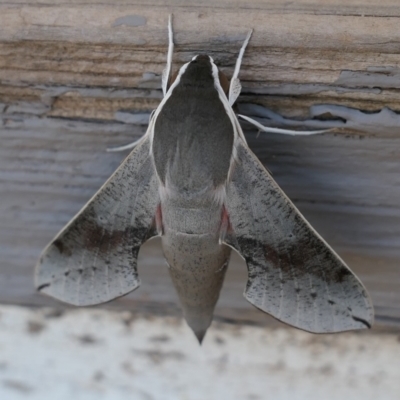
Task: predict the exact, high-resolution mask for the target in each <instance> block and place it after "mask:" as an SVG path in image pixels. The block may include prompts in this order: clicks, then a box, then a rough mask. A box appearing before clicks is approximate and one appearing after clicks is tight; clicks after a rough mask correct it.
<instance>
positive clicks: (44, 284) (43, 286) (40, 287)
mask: <svg viewBox="0 0 400 400" xmlns="http://www.w3.org/2000/svg"><path fill="white" fill-rule="evenodd" d="M49 286H50V283H43V284H42V285H40V286H38V288H37V290H38V291H39V292H40V291H41V290H43V289H44V288H47V287H49Z"/></svg>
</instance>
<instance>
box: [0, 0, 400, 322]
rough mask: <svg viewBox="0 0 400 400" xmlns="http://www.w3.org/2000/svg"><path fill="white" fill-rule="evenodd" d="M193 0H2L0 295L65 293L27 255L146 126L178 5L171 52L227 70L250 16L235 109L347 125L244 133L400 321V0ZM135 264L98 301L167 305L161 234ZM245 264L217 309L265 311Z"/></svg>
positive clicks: (173, 307) (238, 264)
mask: <svg viewBox="0 0 400 400" xmlns="http://www.w3.org/2000/svg"><path fill="white" fill-rule="evenodd" d="M198 3H199V2H194V1H183V0H182V1H177V0H174V1H172V0H171V1H169V2H164V1H161V0H159V1H151V2H146V3H143V4H141V2H139V1H118V2H113V3H112V4H111V3H110V4H106V3H105V2H99V1H95V0H86V1H78V0H74V1H70V2H62V1H54V2H51V3H46V2H41V1H36V2H34V1H23V0H17V1H13V2H6V1H4V0H0V113H1V118H2V126H1V131H0V135H1V145H0V185H1V186H0V196H1V197H0V199H1V201H0V246H1V247H0V252H1V254H0V302H6V303H18V304H37V305H41V304H53V305H57V304H59V303H56V302H55V301H52V300H50V299H47V298H45V297H43V296H40V295H37V294H35V293H34V289H33V284H32V272H33V266H34V264H35V262H36V260H37V258H38V256H39V253H40V251H41V249H42V248H43V247H44V246H45V244H46V243H47V242H48V241H49V240H50V239H51V238H52V236H54V234H55V233H57V231H58V230H59V229H60V228H61V227H62V226H63V225H64V224H65V223H66V222H67V221H68V220H69V219H70V218H71V217H72V216H73V215H74V214H75V213H76V212H77V211H78V210H79V209H80V207H81V206H82V205H83V204H84V203H85V202H86V201H87V200H88V199H89V198H90V197H91V195H92V194H93V193H94V192H95V191H96V189H97V188H98V187H100V186H101V184H102V183H103V182H104V181H105V180H106V179H107V177H108V176H109V175H110V174H111V173H112V172H113V171H114V170H115V168H116V167H117V166H118V165H119V163H120V161H121V160H122V159H123V158H124V156H125V154H121V153H119V154H111V153H106V152H105V149H106V147H108V146H114V145H121V144H125V143H128V142H130V141H131V140H133V139H134V138H135V137H137V136H138V135H141V134H142V133H143V132H144V130H145V125H146V123H147V118H148V113H149V111H150V110H152V109H153V108H155V107H156V106H157V104H158V102H159V100H160V98H161V91H160V90H159V88H160V74H161V71H162V69H163V67H164V62H165V57H166V42H167V41H166V22H167V17H168V14H169V13H170V12H171V11H172V12H174V16H175V18H174V19H175V21H174V26H175V32H176V53H175V57H174V61H175V64H176V65H177V66H178V65H180V64H181V63H183V62H186V61H187V60H189V59H190V58H191V57H192V56H193V55H194V54H196V53H198V52H204V51H207V52H208V53H209V54H211V55H212V56H213V57H214V59H215V60H216V62H218V63H219V65H221V66H222V69H223V70H224V71H226V73H227V74H228V75H229V74H230V73H231V72H232V68H233V65H234V62H235V58H236V55H237V50H238V48H239V47H240V44H241V41H242V39H243V38H244V35H245V33H246V31H247V29H248V28H249V27H254V28H255V32H254V36H253V38H252V41H251V44H250V46H249V49H248V52H247V53H246V56H245V59H244V63H243V69H242V73H241V79H242V81H243V85H244V93H243V96H242V97H241V100H240V107H241V109H242V110H245V111H246V112H247V113H249V114H252V115H259V116H261V115H262V114H263V112H264V111H265V109H264V108H257V107H256V106H254V104H258V105H261V106H263V107H267V108H268V109H269V110H272V111H274V112H276V113H279V114H280V115H283V116H284V117H286V119H285V120H282V119H281V118H279V115H271V114H268V115H269V117H270V118H272V120H270V121H266V122H269V123H272V124H274V125H285V124H286V125H289V126H290V125H291V126H297V125H300V126H302V125H304V126H315V127H319V126H342V127H343V128H342V129H340V130H338V132H337V133H335V134H333V133H332V134H326V135H322V136H318V137H307V138H304V137H303V138H292V137H282V136H277V135H272V134H262V135H261V136H260V137H258V138H256V134H255V132H254V131H251V130H250V131H248V130H247V133H248V138H249V144H250V146H251V147H252V149H253V150H254V151H255V153H256V154H257V155H258V156H259V157H260V158H261V159H262V161H263V162H264V164H265V165H267V167H268V168H269V169H270V170H271V171H272V172H273V174H274V177H275V178H276V180H277V181H278V183H279V184H280V185H281V186H282V188H283V189H284V190H285V191H286V193H287V194H288V195H289V196H290V197H291V198H292V199H293V200H294V202H295V203H296V205H297V206H298V207H299V208H300V210H301V211H302V212H303V213H304V214H305V216H306V217H307V218H308V219H309V220H310V222H311V223H312V224H313V225H314V226H315V227H316V228H317V229H318V230H319V232H320V233H321V234H322V235H323V236H324V237H325V238H326V240H327V241H328V242H329V243H330V244H332V246H333V247H334V248H335V249H336V250H337V251H338V252H339V253H340V254H341V255H342V256H343V257H344V259H345V260H346V261H347V262H348V263H349V265H350V266H351V267H352V268H353V269H354V270H355V271H356V272H357V273H358V274H359V275H360V277H361V279H362V280H363V281H364V282H365V284H366V286H367V288H368V289H369V290H370V292H371V294H372V298H373V300H374V303H375V306H376V312H377V321H378V322H379V323H381V324H384V325H389V324H390V325H392V324H394V325H395V326H400V265H399V262H400V173H399V172H400V117H399V115H398V114H396V113H395V112H394V111H397V112H399V111H400V70H399V67H398V65H399V61H400V50H399V49H400V48H399V45H398V43H399V41H400V30H399V29H398V26H400V6H398V5H397V1H394V0H392V1H388V0H384V1H382V2H380V3H379V4H376V2H372V1H359V2H356V1H344V0H341V1H335V2H334V1H332V2H327V1H316V0H314V1H312V0H310V1H299V2H291V3H285V2H279V1H269V2H267V1H252V2H245V1H242V2H241V1H233V2H232V1H229V2H228V1H227V0H223V1H222V0H219V1H218V2H208V1H207V2H202V3H201V4H200V5H199V4H198ZM249 103H251V104H249ZM310 106H312V108H311V110H310V108H309V107H310ZM385 107H389V108H390V109H391V110H392V111H391V110H387V109H385ZM263 110H264V111H263ZM315 116H319V119H312V117H315ZM296 118H297V119H296ZM298 119H300V120H301V121H300V122H299V120H298ZM303 120H305V122H302V121H303ZM264 121H265V120H264ZM139 271H140V274H141V278H142V282H143V285H142V287H141V288H140V289H138V291H136V292H134V293H133V294H131V295H129V296H127V297H125V298H123V299H120V300H118V301H116V302H114V303H110V305H108V306H110V307H114V306H116V307H122V308H134V309H137V310H144V309H151V310H152V311H155V312H156V311H157V310H158V311H160V310H161V311H162V312H169V313H177V312H178V311H177V310H178V306H177V301H176V295H175V293H174V291H173V288H172V284H171V282H170V280H169V278H168V276H167V271H166V268H165V267H164V262H163V261H162V256H161V251H160V248H159V246H158V245H157V242H156V241H155V242H149V243H148V244H147V245H146V247H145V248H144V249H143V251H142V252H141V259H140V262H139ZM245 279H246V271H245V266H244V264H243V262H242V261H241V260H239V259H238V258H236V259H234V260H233V262H232V265H231V268H230V271H229V273H228V276H227V281H226V284H225V287H224V289H223V294H222V297H221V301H220V303H219V306H218V307H219V308H218V309H217V315H219V316H220V317H223V318H232V319H241V320H248V321H253V322H254V321H256V322H262V321H266V320H267V318H266V317H265V316H264V314H263V313H261V312H259V311H257V310H255V309H253V308H251V306H250V305H248V304H247V302H246V301H245V300H244V299H243V297H242V291H243V288H244V284H245Z"/></svg>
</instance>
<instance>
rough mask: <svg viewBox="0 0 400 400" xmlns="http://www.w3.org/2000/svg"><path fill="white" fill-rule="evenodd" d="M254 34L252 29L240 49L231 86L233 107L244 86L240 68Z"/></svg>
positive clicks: (230, 99)
mask: <svg viewBox="0 0 400 400" xmlns="http://www.w3.org/2000/svg"><path fill="white" fill-rule="evenodd" d="M252 33H253V29H251V30H250V31H249V32H248V34H247V36H246V39H245V41H244V43H243V44H242V47H241V49H240V52H239V56H238V58H237V60H236V65H235V71H234V72H233V76H232V79H231V84H230V86H229V96H228V98H229V104H230V105H231V106H232V105H233V103H234V102H235V101H236V99H237V98H238V97H239V95H240V92H241V90H242V85H241V84H240V80H239V78H238V76H239V72H240V66H241V64H242V59H243V55H244V51H245V50H246V47H247V45H248V43H249V40H250V38H251V35H252Z"/></svg>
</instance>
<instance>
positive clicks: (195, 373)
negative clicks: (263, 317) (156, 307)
mask: <svg viewBox="0 0 400 400" xmlns="http://www.w3.org/2000/svg"><path fill="white" fill-rule="evenodd" d="M0 311H1V313H2V319H1V330H0V343H1V344H2V351H1V358H2V361H3V362H4V363H7V368H4V369H0V398H1V399H7V400H19V399H22V398H24V399H32V400H39V399H40V400H54V399H58V400H67V399H68V400H70V399H71V397H72V398H75V399H85V400H86V399H88V400H92V399H93V400H95V399H103V400H108V399H109V400H115V399H143V400H146V399H163V400H177V399H187V400H198V399H208V400H221V399H231V400H244V399H248V400H251V399H253V400H255V399H260V400H261V399H266V398H268V394H270V393H273V398H274V399H276V400H288V399H296V400H317V399H325V400H339V399H345V398H348V399H363V400H375V399H378V398H382V393H384V399H385V400H397V399H398V393H399V391H400V364H399V362H398V359H399V357H400V346H399V342H398V334H396V333H395V332H393V333H388V332H387V333H377V332H375V333H372V332H371V333H366V334H360V333H351V332H349V333H343V334H341V335H312V334H309V333H306V332H302V331H299V330H295V329H287V328H279V329H274V328H270V327H269V328H268V327H259V326H246V325H232V324H226V323H213V324H212V326H211V328H210V330H209V332H208V333H207V336H206V338H205V341H204V344H203V346H199V345H198V343H197V341H196V339H195V337H194V335H193V334H192V333H191V332H190V330H189V329H188V327H187V326H186V325H185V324H184V323H183V321H182V320H181V319H180V318H171V317H170V318H166V317H156V316H153V317H152V318H143V317H141V316H140V315H138V316H137V318H136V319H135V320H134V321H133V322H132V326H131V328H130V329H129V330H127V328H126V326H125V323H124V320H125V318H126V315H127V313H126V312H115V311H106V310H100V309H94V308H86V309H84V308H81V309H70V310H67V311H66V312H65V313H64V314H63V315H62V316H61V317H60V318H56V319H52V320H51V321H49V322H48V327H47V329H46V330H44V331H43V332H42V333H41V335H40V336H32V335H30V334H28V333H27V332H26V330H25V326H26V323H27V321H34V320H37V319H38V320H42V319H43V317H44V314H45V313H47V312H48V309H39V308H37V309H34V308H24V307H18V306H5V305H1V306H0ZM160 332H163V335H167V336H168V338H169V339H170V340H167V341H164V340H163V341H154V340H152V338H154V337H155V335H160ZM86 337H90V338H92V337H96V339H97V341H96V342H95V343H93V342H92V341H90V342H89V343H88V342H87V341H86V340H85V341H84V343H82V342H81V341H80V340H77V338H86ZM27 355H29V356H27Z"/></svg>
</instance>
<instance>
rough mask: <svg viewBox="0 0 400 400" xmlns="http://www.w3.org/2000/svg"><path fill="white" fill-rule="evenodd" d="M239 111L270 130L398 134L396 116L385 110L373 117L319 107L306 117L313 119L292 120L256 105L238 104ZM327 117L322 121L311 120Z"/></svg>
mask: <svg viewBox="0 0 400 400" xmlns="http://www.w3.org/2000/svg"><path fill="white" fill-rule="evenodd" d="M239 111H240V113H242V114H245V115H249V116H251V117H258V119H260V122H261V123H263V124H265V125H270V126H276V125H278V126H280V125H283V126H291V127H306V128H315V129H317V128H318V129H320V128H326V129H329V128H351V129H357V130H359V131H361V132H366V133H372V134H379V135H380V136H382V135H389V136H392V135H398V134H400V114H397V113H396V112H394V111H393V110H390V109H389V108H386V107H385V108H383V109H382V110H380V111H379V112H376V113H368V112H363V111H362V110H357V109H355V108H350V107H344V106H338V105H329V104H320V105H313V106H311V107H310V116H311V118H313V119H307V120H294V119H290V118H285V117H283V116H281V115H279V114H278V113H276V112H274V111H272V110H269V109H267V108H265V107H262V106H260V105H257V104H239ZM326 114H328V115H329V114H330V115H331V118H329V119H326V120H319V119H315V118H316V117H320V116H322V115H326Z"/></svg>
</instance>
